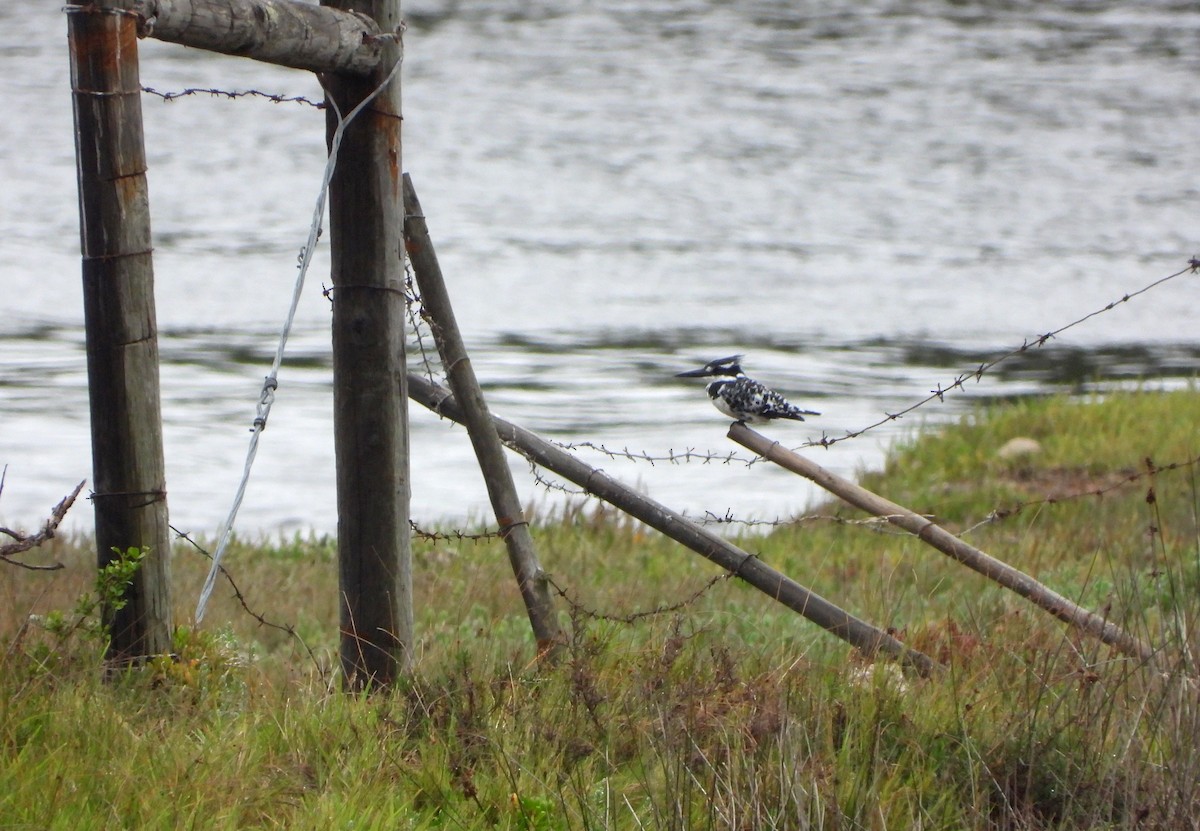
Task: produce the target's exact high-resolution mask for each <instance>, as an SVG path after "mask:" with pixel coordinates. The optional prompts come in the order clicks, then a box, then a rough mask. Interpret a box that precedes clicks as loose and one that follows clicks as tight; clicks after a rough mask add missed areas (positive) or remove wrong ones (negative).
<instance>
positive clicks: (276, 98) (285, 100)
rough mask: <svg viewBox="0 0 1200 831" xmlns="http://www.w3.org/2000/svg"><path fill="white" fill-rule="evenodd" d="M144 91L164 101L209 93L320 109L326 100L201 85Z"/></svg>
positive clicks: (144, 89) (217, 95) (212, 95)
mask: <svg viewBox="0 0 1200 831" xmlns="http://www.w3.org/2000/svg"><path fill="white" fill-rule="evenodd" d="M142 92H144V93H146V94H147V95H156V96H158V97H159V98H161V99H162V100H163V101H164V102H166V101H174V100H175V99H177V98H186V97H187V96H189V95H208V96H210V97H212V98H231V99H232V98H263V99H265V100H267V101H270V102H271V103H273V104H306V105H307V106H309V107H314V108H316V109H318V110H323V109H325V102H324V101H313V100H312V99H311V98H306V97H305V96H303V95H280V94H278V93H274V92H263V91H261V90H257V89H246V90H240V91H236V92H232V91H230V90H224V89H213V88H209V89H201V88H199V87H189V88H187V89H181V90H177V91H175V92H160V91H159V90H156V89H154V88H153V87H142Z"/></svg>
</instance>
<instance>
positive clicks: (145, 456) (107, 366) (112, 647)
mask: <svg viewBox="0 0 1200 831" xmlns="http://www.w3.org/2000/svg"><path fill="white" fill-rule="evenodd" d="M67 11H68V16H67V31H68V42H69V44H70V52H71V93H72V98H73V101H74V111H75V154H76V163H77V167H78V172H79V223H80V241H81V249H82V254H83V296H84V323H85V326H86V328H87V364H88V391H89V399H90V404H91V420H92V459H93V461H92V465H93V474H92V488H93V491H94V492H93V494H92V501H93V503H94V505H95V511H96V545H97V547H98V549H99V556H98V559H99V563H100V565H101V566H104V565H106V564H107V563H109V562H111V561H112V560H113V558H114V557H115V556H116V555H115V553H114V551H113V549H118V550H120V551H122V552H123V551H126V550H127V549H129V548H131V547H138V548H142V549H144V550H146V551H147V552H148V553H147V556H146V558H145V559H144V560H143V562H142V567H141V569H140V570H139V571H138V573H137V576H136V578H135V579H134V581H133V584H132V586H130V588H129V590H128V591H127V592H126V598H125V600H126V603H125V605H124V607H123V608H121V609H112V608H105V609H104V610H103V612H102V614H103V619H104V621H105V623H106V624H107V625H108V627H109V631H110V633H111V641H110V643H109V648H108V657H109V658H110V659H111V660H113V661H114V662H117V663H127V662H131V661H134V660H137V659H138V658H141V657H143V656H147V655H156V654H160V653H163V652H166V651H168V650H169V649H170V644H171V598H170V582H169V559H170V557H169V555H170V537H169V529H168V527H167V494H166V480H165V475H164V472H163V446H162V417H161V408H160V404H159V387H158V328H157V323H156V320H155V313H154V269H153V264H152V262H151V253H150V252H151V242H150V202H149V196H148V194H147V187H146V151H145V145H144V141H143V137H142V105H141V95H142V86H141V82H140V80H139V78H138V55H137V20H136V17H135V16H134V15H133V14H131V13H130V12H128V11H126V10H125V9H124V8H122V3H121V2H120V0H96V2H94V3H91V4H89V5H86V6H70V7H68V9H67Z"/></svg>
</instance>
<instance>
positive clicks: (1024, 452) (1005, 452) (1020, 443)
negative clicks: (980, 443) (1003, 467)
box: [996, 436, 1042, 461]
mask: <svg viewBox="0 0 1200 831" xmlns="http://www.w3.org/2000/svg"><path fill="white" fill-rule="evenodd" d="M1041 452H1042V446H1041V445H1040V444H1038V442H1037V440H1036V439H1031V438H1029V437H1027V436H1018V437H1017V438H1015V439H1009V440H1008V441H1006V442H1005V443H1004V444H1003V445H1001V447H1000V449H999V450H997V451H996V455H997V456H998V457H999V458H1001V459H1004V460H1005V461H1011V460H1013V459H1028V458H1029V457H1030V456H1036V455H1038V454H1039V453H1041Z"/></svg>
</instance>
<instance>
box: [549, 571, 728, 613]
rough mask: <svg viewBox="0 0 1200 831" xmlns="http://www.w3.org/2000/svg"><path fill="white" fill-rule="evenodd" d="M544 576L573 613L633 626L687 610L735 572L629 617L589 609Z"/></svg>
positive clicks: (725, 574) (726, 573)
mask: <svg viewBox="0 0 1200 831" xmlns="http://www.w3.org/2000/svg"><path fill="white" fill-rule="evenodd" d="M543 576H544V577H545V579H546V583H547V584H548V585H549V586H550V588H552V589H554V591H555V592H556V593H557V594H558V596H559V597H561V598H562V599H563V601H565V602H566V604H567V605H568V606H570V607H571V611H572V612H574V613H575V614H577V615H582V616H583V617H586V618H590V619H592V620H602V621H607V622H609V623H626V624H633V623H637V622H638V621H640V620H645V619H646V618H651V617H657V616H659V615H667V614H672V613H674V612H678V611H680V610H682V609H686V608H687V607H688V606H691V605H692V604H694V603H695V602H696V601H698V600H699V599H700V598H701V597H703V596H704V595H705V594H707V593H708V592H709V591H710V590H711V589H712V587H713V586H715V585H717V584H718V583H721V582H723V581H725V580H728V579H729V578H730V577H733V576H734V575H733V572H730V571H725V572H722V573H720V574H718V575H715V576H714V577H712V578H711V579H710V580H708V581H707V582H706V583H705V584H704V585H703V586H701V587H700V588H698V589H697V590H696V591H694V592H692V593H691V594H690V595H688V596H687V597H685V598H683V599H682V600H679V601H676V602H675V603H662V604H659V605H658V606H655V607H654V608H653V609H643V610H641V611H638V612H632V613H630V614H627V615H618V614H613V613H611V612H600V611H597V610H595V609H591V608H588V607H587V606H584V605H583V604H582V603H580V602H579V601H577V600H576V599H575V598H573V597H571V595H570V593H569V592H568V591H567V590H566V589H564V588H563V587H562V586H560V585H558V583H556V582H554V579H553V578H552V577H550V575H548V574H545V573H543Z"/></svg>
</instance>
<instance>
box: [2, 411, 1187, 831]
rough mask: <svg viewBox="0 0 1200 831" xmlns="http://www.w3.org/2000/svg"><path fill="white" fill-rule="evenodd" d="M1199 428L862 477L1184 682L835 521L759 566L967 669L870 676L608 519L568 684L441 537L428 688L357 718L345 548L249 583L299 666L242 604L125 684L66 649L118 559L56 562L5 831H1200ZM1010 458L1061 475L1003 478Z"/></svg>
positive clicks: (33, 653)
mask: <svg viewBox="0 0 1200 831" xmlns="http://www.w3.org/2000/svg"><path fill="white" fill-rule="evenodd" d="M1198 404H1200V395H1197V394H1196V393H1195V392H1194V391H1186V392H1178V393H1166V394H1159V393H1121V394H1115V395H1112V396H1110V397H1107V398H1103V399H1094V400H1088V401H1079V400H1077V399H1066V398H1062V399H1059V398H1053V399H1042V400H1032V399H1031V400H1023V401H1019V402H1016V403H1012V404H1006V405H1002V406H996V407H993V408H989V409H986V410H983V411H980V412H979V413H977V414H976V415H974V416H973V417H971V418H969V419H967V420H965V421H964V422H962V423H961V424H957V425H953V426H950V427H947V428H945V429H940V430H937V431H928V432H923V433H921V434H919V435H915V436H914V437H913V439H912V441H911V442H909V443H906V444H905V445H904V446H902V447H898V448H896V449H895V450H894V452H893V453H892V455H891V457H890V461H889V462H888V465H887V468H886V470H884V471H882V472H880V473H877V474H871V475H868V476H865V477H864V478H863V481H864V484H865V485H866V486H867V487H869V488H871V489H873V490H876V491H877V492H880V493H882V494H884V495H886V496H888V497H889V498H891V499H893V500H894V501H897V502H899V503H901V504H904V505H907V506H908V507H911V508H913V509H914V510H918V511H922V512H927V513H931V514H935V515H936V516H937V518H938V520H939V521H940V522H942V523H943V524H945V525H946V526H947V527H948V528H950V529H951V530H954V531H956V532H963V533H966V535H967V538H968V539H969V540H970V541H971V542H972V544H974V545H977V546H978V547H980V548H982V549H984V550H985V551H988V552H989V553H991V554H993V555H995V556H998V557H1000V558H1001V559H1003V560H1005V561H1007V562H1009V563H1011V564H1012V565H1015V566H1017V567H1018V568H1021V569H1023V570H1025V571H1027V572H1028V573H1030V574H1032V575H1034V576H1036V577H1038V578H1039V579H1041V580H1043V581H1045V582H1047V583H1049V584H1050V585H1051V586H1052V587H1054V588H1055V589H1057V590H1059V591H1060V592H1062V593H1064V594H1066V595H1067V596H1069V597H1071V598H1072V599H1075V600H1077V601H1078V602H1080V603H1082V604H1084V605H1085V606H1088V607H1089V608H1093V609H1098V610H1104V611H1105V612H1106V614H1108V615H1109V616H1110V618H1111V619H1113V620H1114V621H1116V622H1118V623H1119V624H1120V625H1122V626H1124V627H1127V628H1128V629H1129V630H1130V631H1131V632H1132V633H1133V634H1135V635H1137V636H1139V637H1141V638H1144V639H1146V640H1148V641H1150V642H1152V643H1153V644H1155V645H1156V646H1157V647H1159V648H1160V649H1161V656H1162V659H1163V661H1162V663H1163V667H1162V668H1160V669H1158V670H1152V669H1150V668H1147V667H1144V666H1141V665H1139V664H1138V663H1137V662H1136V661H1133V660H1130V659H1128V658H1125V657H1123V656H1121V655H1119V654H1116V653H1113V652H1111V651H1110V650H1108V649H1107V648H1105V647H1103V646H1101V645H1098V644H1097V643H1095V642H1094V641H1091V640H1089V639H1087V638H1085V637H1082V636H1080V635H1078V634H1075V633H1073V632H1071V631H1069V630H1067V629H1066V628H1064V627H1063V626H1062V625H1061V624H1059V623H1057V622H1056V621H1054V620H1052V619H1050V618H1049V616H1048V615H1046V614H1044V613H1042V612H1040V611H1038V610H1036V609H1033V608H1032V607H1030V606H1028V605H1027V604H1025V603H1023V602H1022V601H1021V600H1020V599H1019V598H1017V597H1016V596H1014V595H1012V594H1011V593H1008V592H1005V591H1003V590H1000V589H998V588H996V587H994V586H992V585H991V584H989V583H987V582H986V581H985V580H984V579H983V578H982V577H980V576H978V575H976V574H974V573H971V572H967V571H965V570H963V569H962V568H961V567H959V566H957V565H956V564H954V563H952V562H951V561H950V560H949V559H947V558H945V557H943V556H942V555H940V554H937V553H936V552H934V551H933V550H932V549H928V548H926V547H924V546H923V545H921V544H920V543H919V542H917V541H915V540H914V539H913V538H911V537H908V536H902V535H898V534H894V533H890V532H888V530H887V529H886V528H881V527H879V525H878V524H875V523H860V522H859V521H858V520H860V519H862V517H861V516H859V515H858V514H856V513H855V512H853V511H852V510H850V509H845V508H838V507H836V506H833V505H829V506H823V507H822V508H821V510H820V511H818V512H817V513H819V514H821V516H822V517H823V518H819V519H811V520H808V521H804V522H800V523H797V524H794V525H788V526H782V527H779V528H776V529H773V530H772V532H771V533H770V534H766V535H751V536H746V537H745V538H743V539H742V540H741V544H742V545H743V546H745V547H746V548H747V549H748V550H751V551H753V552H755V553H757V554H759V555H760V556H762V557H763V558H765V559H766V560H767V561H768V562H770V563H771V564H772V565H774V566H776V567H777V568H780V569H781V570H782V571H784V572H785V573H788V574H789V575H791V576H793V577H795V578H796V579H798V580H799V581H800V582H802V583H804V584H805V585H808V586H810V587H811V588H813V589H814V590H816V591H818V592H819V593H821V594H823V595H824V596H826V597H828V598H831V599H833V600H835V601H836V602H838V603H839V604H840V605H842V606H844V607H845V608H847V609H848V610H850V611H852V612H853V613H855V614H857V615H859V616H861V617H864V618H865V619H867V620H869V621H871V622H873V623H876V624H877V625H883V626H888V627H891V628H892V629H894V630H895V631H896V632H897V633H898V634H899V635H900V636H901V637H902V638H904V639H905V640H906V641H908V642H910V643H912V644H913V645H914V646H916V647H918V648H920V649H922V650H923V651H925V652H927V653H928V654H930V655H932V656H934V657H935V658H937V659H938V660H939V661H941V662H943V663H944V664H945V665H946V666H947V671H946V672H945V673H943V674H941V675H940V676H938V677H935V678H930V679H921V678H917V677H912V676H908V675H905V674H904V673H903V672H901V671H900V670H899V669H898V668H897V667H896V666H894V665H890V664H887V663H880V664H871V663H868V662H866V661H864V660H863V659H862V658H860V657H859V656H857V655H855V654H853V653H852V651H851V650H849V649H848V648H847V647H846V646H845V645H844V644H842V643H841V642H840V641H837V640H835V639H832V638H831V637H829V636H828V635H826V634H824V633H823V632H821V631H819V630H817V629H816V628H815V627H814V626H812V625H811V624H808V623H806V622H805V621H804V620H803V619H801V618H799V617H798V616H796V615H794V614H792V613H791V612H789V611H787V610H785V609H783V608H782V607H780V606H778V605H777V604H775V603H773V602H772V601H771V600H770V599H769V598H766V597H764V596H763V595H761V594H759V593H757V592H755V591H753V590H751V589H749V588H747V587H745V586H744V585H742V584H740V583H738V582H737V581H735V580H719V581H717V582H716V583H714V584H713V585H712V586H711V587H710V588H708V589H707V590H706V591H702V592H701V591H700V589H702V588H703V587H704V586H705V585H706V584H707V583H709V582H710V581H711V580H712V578H713V577H714V576H716V575H717V572H716V570H715V568H714V567H713V566H712V565H711V564H709V563H707V562H705V561H703V560H701V559H700V558H698V557H695V556H693V555H691V554H689V553H688V552H686V551H683V550H681V549H680V548H679V547H678V546H676V545H674V544H671V543H668V542H667V541H664V540H663V539H661V538H660V537H658V536H657V535H655V534H653V533H652V532H648V531H646V529H644V528H643V527H642V526H640V525H638V524H637V523H634V522H630V521H627V520H623V519H622V518H620V517H619V516H617V515H615V514H613V513H612V512H609V511H605V510H603V509H588V510H571V511H566V512H564V513H562V514H560V515H556V516H554V517H543V518H541V519H540V520H539V521H538V522H537V523H536V524H535V529H534V530H535V540H536V542H537V545H538V548H539V552H540V554H541V557H542V559H543V563H544V565H545V567H546V568H547V570H548V571H549V572H550V573H551V574H552V576H553V577H554V579H555V581H556V583H558V584H559V585H562V586H563V587H564V588H566V589H567V591H568V593H569V595H570V599H571V601H572V602H571V603H567V602H565V601H563V600H562V599H560V601H559V603H560V608H561V609H562V614H563V619H564V623H565V624H566V626H567V630H568V631H569V633H570V634H569V642H568V645H567V650H566V656H565V659H564V660H563V662H562V663H561V665H560V666H558V667H557V668H553V669H545V668H538V667H537V666H535V665H534V664H533V662H532V645H531V637H530V634H529V630H528V625H527V623H526V621H525V618H524V614H523V612H522V608H521V605H520V599H519V596H518V594H517V592H516V589H515V587H514V586H513V585H512V582H513V581H512V579H511V575H510V574H509V572H508V565H507V559H506V556H505V554H504V551H503V548H502V546H500V545H499V544H498V543H497V542H495V541H491V540H487V541H480V542H476V541H471V540H456V539H448V540H447V539H440V540H417V541H416V543H415V562H416V567H415V569H414V571H415V574H416V578H415V579H416V585H415V587H414V588H415V594H416V597H417V606H416V616H417V629H418V633H419V634H418V641H417V643H416V644H415V654H416V659H417V660H416V671H415V673H414V674H413V676H412V677H411V678H410V679H407V680H406V681H405V682H404V683H403V684H401V685H400V686H399V688H398V689H396V690H395V691H393V692H392V693H390V694H387V695H375V696H366V695H363V696H350V695H344V694H342V693H340V692H338V689H337V688H338V683H337V678H336V674H335V673H334V672H333V670H332V669H331V666H332V665H334V664H335V660H334V658H333V655H334V650H335V648H336V640H337V635H336V631H335V621H336V620H337V609H336V562H335V553H334V552H335V547H334V544H333V542H332V541H331V540H328V539H324V538H319V537H310V538H303V537H297V538H295V539H293V540H290V541H287V542H285V543H279V542H275V543H260V544H239V545H237V546H236V547H235V548H234V549H233V550H231V552H230V554H229V558H228V560H227V563H228V565H229V568H230V569H231V570H232V572H233V574H234V575H235V577H236V579H237V581H238V584H239V586H240V587H241V589H242V591H243V593H244V594H245V598H246V602H247V604H248V605H249V606H250V607H251V608H252V609H254V610H255V611H258V612H260V613H262V614H263V615H265V616H266V617H267V618H268V619H270V620H272V621H277V622H280V623H283V624H286V625H288V626H291V627H294V629H295V631H296V633H297V634H298V635H299V639H302V640H303V643H304V645H303V646H302V645H301V644H300V640H299V639H297V638H295V637H292V636H290V635H289V634H287V633H286V632H283V631H280V630H277V629H272V628H269V627H264V626H261V625H259V624H258V623H257V622H256V621H255V620H254V619H253V618H251V617H250V616H249V615H248V614H247V613H246V612H245V611H244V610H243V609H242V608H241V607H240V606H239V605H238V604H237V603H236V601H234V600H233V599H231V597H230V596H229V595H230V592H229V591H228V589H227V587H226V586H222V587H221V588H220V589H219V590H218V592H217V593H216V595H214V605H213V606H212V607H210V610H209V613H208V617H207V620H208V621H224V623H221V624H217V625H216V627H215V628H213V627H207V626H206V628H204V629H203V630H200V631H192V630H188V629H180V630H179V632H178V634H177V638H176V640H177V643H176V655H175V657H174V659H166V658H164V659H159V660H156V661H154V662H152V663H151V664H150V665H149V666H147V667H144V668H142V669H140V670H137V671H134V672H131V673H129V674H127V675H124V676H122V677H119V678H117V679H116V680H114V681H109V682H105V681H103V680H102V678H101V673H100V671H99V657H100V654H101V652H102V647H103V644H102V641H101V639H100V638H99V637H98V636H97V635H96V634H95V632H94V630H93V629H91V628H89V627H88V626H85V625H80V626H75V625H71V624H72V622H73V621H72V615H74V614H76V613H77V611H78V610H82V611H83V612H86V611H87V610H88V609H89V605H88V604H87V603H86V602H84V603H81V602H80V598H81V597H84V598H87V597H89V596H91V595H92V594H93V593H94V591H95V588H94V585H93V582H94V578H95V572H94V567H93V566H92V557H93V554H92V553H91V552H90V550H89V545H88V541H87V540H82V539H81V540H67V541H55V542H54V543H52V544H51V545H49V546H47V548H46V550H45V551H43V552H42V554H41V556H43V557H45V558H46V559H47V560H50V559H54V560H60V561H62V562H64V563H66V564H67V568H66V569H64V570H63V571H60V572H54V573H31V572H23V571H17V570H16V569H13V568H7V569H5V571H4V579H3V581H0V827H2V828H39V829H41V828H48V829H53V828H64V829H89V828H114V827H130V828H132V827H144V828H289V829H293V828H294V829H306V828H313V829H318V828H319V829H334V828H347V829H349V828H355V829H364V828H370V829H374V828H387V829H392V828H414V829H416V828H420V829H425V828H429V829H477V828H478V829H492V828H501V829H539V830H540V829H547V830H549V829H576V828H578V829H602V828H620V829H624V828H629V829H641V828H653V829H691V828H697V829H699V828H721V829H725V828H728V829H743V828H755V829H758V828H762V829H767V828H787V829H804V828H829V829H858V828H863V829H912V828H920V829H1043V828H1056V829H1057V828H1061V829H1096V828H1104V829H1125V828H1129V829H1132V828H1138V829H1155V828H1161V829H1175V828H1187V827H1198V821H1197V820H1196V819H1195V817H1196V816H1198V815H1200V750H1198V749H1197V743H1196V741H1195V736H1196V735H1198V734H1200V697H1198V693H1197V688H1196V683H1195V681H1194V680H1193V678H1194V675H1195V673H1196V671H1197V670H1196V666H1195V664H1194V660H1193V659H1194V656H1195V654H1196V652H1195V650H1196V648H1197V646H1198V644H1197V642H1196V636H1195V634H1194V632H1195V631H1196V625H1197V622H1198V619H1200V592H1198V591H1197V589H1198V587H1200V532H1198V522H1197V514H1198V511H1200V493H1198V491H1197V479H1196V469H1195V466H1194V465H1191V464H1190V463H1188V464H1180V465H1178V466H1176V467H1173V468H1171V469H1161V468H1160V466H1164V465H1168V464H1170V463H1181V462H1190V460H1192V459H1196V458H1197V456H1200V433H1197V431H1196V429H1195V423H1194V414H1195V413H1196V411H1197V406H1198ZM1017 437H1030V438H1033V439H1036V440H1037V441H1038V442H1039V443H1040V445H1041V450H1040V452H1038V453H1035V454H1033V455H1028V456H1021V457H1018V458H1015V459H1008V460H1005V459H1003V458H1001V457H999V456H998V455H997V451H998V450H999V448H1001V447H1002V446H1003V445H1004V444H1005V443H1006V442H1007V441H1009V440H1010V439H1013V438H1017ZM1147 458H1151V459H1153V461H1154V463H1155V464H1154V465H1153V466H1148V465H1147V462H1146V459H1147ZM684 474H686V471H684ZM1097 494H1100V495H1097ZM989 517H991V518H992V519H991V520H990V521H988V520H989ZM173 567H174V573H175V579H176V582H177V585H176V594H177V600H178V603H179V605H180V608H181V610H184V609H186V608H187V607H189V606H190V604H191V603H192V602H193V600H194V598H195V596H196V593H197V591H198V589H199V585H200V582H201V580H202V578H203V572H204V569H205V567H206V561H204V559H203V558H202V557H201V556H199V555H198V554H197V553H196V552H195V550H194V549H192V548H191V547H190V546H189V545H187V544H186V543H183V542H181V543H180V544H179V548H178V549H177V550H176V552H175V554H174V565H173ZM697 592H699V594H698V596H697V597H696V598H695V599H694V600H693V601H692V602H690V603H687V604H686V605H684V606H683V607H682V608H681V609H680V610H678V611H676V612H672V613H667V614H662V615H658V616H652V617H648V618H644V619H639V620H638V621H637V622H636V623H626V622H622V621H620V620H619V618H621V617H624V616H630V615H633V614H635V613H637V612H638V611H641V610H645V609H649V608H654V607H657V606H660V605H663V604H670V603H673V602H675V601H679V600H682V599H685V598H688V597H690V596H691V595H693V594H695V593H697ZM591 610H595V611H600V612H603V613H605V614H606V615H609V616H611V617H613V618H617V619H618V620H606V619H598V618H596V617H593V616H591V615H590V614H589V611H591ZM30 615H35V616H39V617H37V618H35V620H36V621H40V622H41V624H42V625H34V624H32V623H31V619H30ZM53 621H57V624H56V625H49V626H47V625H46V624H47V622H53ZM309 650H311V655H310V652H309Z"/></svg>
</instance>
